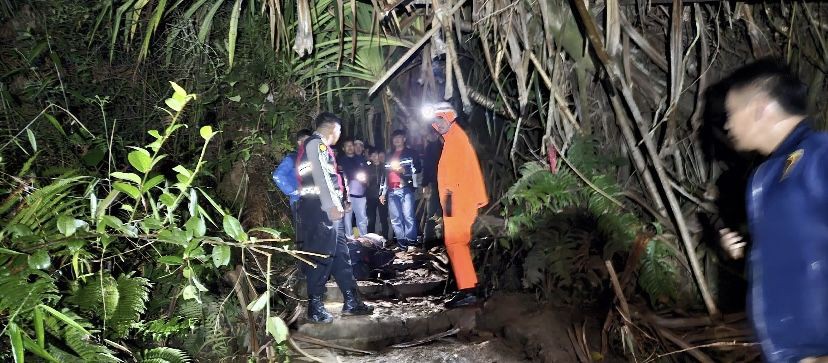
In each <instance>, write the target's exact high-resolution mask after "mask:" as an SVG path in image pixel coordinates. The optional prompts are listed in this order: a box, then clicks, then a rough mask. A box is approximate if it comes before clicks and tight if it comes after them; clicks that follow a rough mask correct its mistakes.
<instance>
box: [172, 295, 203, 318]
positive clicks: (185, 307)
mask: <svg viewBox="0 0 828 363" xmlns="http://www.w3.org/2000/svg"><path fill="white" fill-rule="evenodd" d="M176 314H178V315H180V316H183V317H185V318H187V319H196V320H202V318H203V317H204V313H203V311H202V306H201V304H200V303H198V301H195V300H185V301H183V302H181V303H179V304H178V308H177V309H176Z"/></svg>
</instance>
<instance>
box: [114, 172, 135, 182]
mask: <svg viewBox="0 0 828 363" xmlns="http://www.w3.org/2000/svg"><path fill="white" fill-rule="evenodd" d="M109 175H110V176H112V177H113V178H118V179H121V180H128V181H131V182H133V183H135V184H141V177H140V176H138V174H135V173H123V172H120V171H116V172H114V173H112V174H109Z"/></svg>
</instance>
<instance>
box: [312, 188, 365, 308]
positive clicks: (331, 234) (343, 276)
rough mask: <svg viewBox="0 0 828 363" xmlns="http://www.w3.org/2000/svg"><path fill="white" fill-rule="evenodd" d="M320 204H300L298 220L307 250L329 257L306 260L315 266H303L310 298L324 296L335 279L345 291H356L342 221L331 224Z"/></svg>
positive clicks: (317, 201)
mask: <svg viewBox="0 0 828 363" xmlns="http://www.w3.org/2000/svg"><path fill="white" fill-rule="evenodd" d="M320 206H321V204H320V203H319V200H318V199H316V200H303V201H300V205H299V210H298V212H299V213H298V217H299V221H300V222H299V225H300V228H301V230H300V232H301V233H299V234H300V235H301V238H302V240H303V242H304V245H305V248H304V250H306V251H308V252H314V253H320V254H325V255H328V257H327V258H322V257H314V256H306V257H307V258H308V259H309V260H311V261H312V262H313V263H315V264H316V267H312V266H310V265H308V264H307V263H304V262H303V263H302V266H303V270H304V272H305V276H307V278H306V282H307V284H308V296H313V295H323V294H324V293H325V291H326V289H325V284H326V283H327V282H328V279H329V278H330V277H331V276H333V278H334V280H336V284H337V285H338V286H339V289H340V290H342V291H348V290H353V289H356V287H357V286H356V280H354V273H353V271H352V270H351V256H350V252H349V251H348V244H347V243H346V239H345V227H344V224H343V222H342V220H341V219H340V220H338V221H331V220H330V219H328V216H327V214H326V213H325V212H323V211H322V208H321V207H320Z"/></svg>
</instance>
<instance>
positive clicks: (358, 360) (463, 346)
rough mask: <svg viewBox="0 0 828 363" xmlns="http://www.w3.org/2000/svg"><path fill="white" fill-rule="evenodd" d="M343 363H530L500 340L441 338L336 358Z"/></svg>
mask: <svg viewBox="0 0 828 363" xmlns="http://www.w3.org/2000/svg"><path fill="white" fill-rule="evenodd" d="M339 361H340V362H343V363H390V362H399V363H511V362H515V363H517V362H530V360H528V359H526V357H525V356H524V355H523V354H521V353H520V352H518V351H516V350H515V349H513V348H511V347H509V346H508V345H507V344H506V343H504V342H503V341H502V340H501V339H492V340H489V341H484V342H480V343H468V342H463V341H459V340H457V339H442V340H440V341H436V342H433V343H431V344H428V345H423V346H418V347H411V348H404V349H394V350H389V351H386V352H381V353H379V354H377V355H372V356H360V357H357V356H346V357H340V359H339Z"/></svg>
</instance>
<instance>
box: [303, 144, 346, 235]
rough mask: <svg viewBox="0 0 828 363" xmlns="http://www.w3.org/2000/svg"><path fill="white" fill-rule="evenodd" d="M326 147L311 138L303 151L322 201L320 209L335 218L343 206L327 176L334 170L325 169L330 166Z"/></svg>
mask: <svg viewBox="0 0 828 363" xmlns="http://www.w3.org/2000/svg"><path fill="white" fill-rule="evenodd" d="M327 148H328V146H327V145H325V144H324V143H322V141H321V140H319V139H313V140H311V141H310V142H308V144H307V146H306V148H305V152H306V153H307V155H308V162H310V164H311V175H312V177H313V184H314V185H315V186H316V187H317V188H319V200H320V202H321V203H322V210H323V211H324V212H326V213H328V218H330V219H331V220H337V219H341V218H342V215H343V212H344V211H345V208H344V206H343V205H342V201H341V200H340V198H339V196H338V195H337V193H336V189H335V188H334V186H333V182H332V181H331V178H330V177H329V176H328V175H330V174H333V173H335V172H336V171H335V170H325V168H330V162H329V161H330V157H331V156H330V154H329V153H328V152H327Z"/></svg>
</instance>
